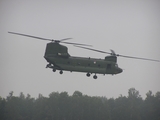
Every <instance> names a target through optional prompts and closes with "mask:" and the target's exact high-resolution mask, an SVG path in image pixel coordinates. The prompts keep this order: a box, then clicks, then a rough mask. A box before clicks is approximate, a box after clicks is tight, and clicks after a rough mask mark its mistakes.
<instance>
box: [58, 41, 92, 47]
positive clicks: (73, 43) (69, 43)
mask: <svg viewBox="0 0 160 120" xmlns="http://www.w3.org/2000/svg"><path fill="white" fill-rule="evenodd" d="M61 43H65V44H72V45H75V46H76V45H82V46H90V47H92V45H87V44H79V43H71V42H61ZM79 47H80V46H79Z"/></svg>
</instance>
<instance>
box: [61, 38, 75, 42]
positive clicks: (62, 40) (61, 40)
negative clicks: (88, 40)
mask: <svg viewBox="0 0 160 120" xmlns="http://www.w3.org/2000/svg"><path fill="white" fill-rule="evenodd" d="M69 39H73V38H65V39H61V40H59V41H60V42H62V41H65V40H69Z"/></svg>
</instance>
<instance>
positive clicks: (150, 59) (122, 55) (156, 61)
mask: <svg viewBox="0 0 160 120" xmlns="http://www.w3.org/2000/svg"><path fill="white" fill-rule="evenodd" d="M116 56H119V57H125V58H132V59H140V60H148V61H154V62H160V61H159V60H154V59H148V58H141V57H132V56H126V55H119V54H117V55H116Z"/></svg>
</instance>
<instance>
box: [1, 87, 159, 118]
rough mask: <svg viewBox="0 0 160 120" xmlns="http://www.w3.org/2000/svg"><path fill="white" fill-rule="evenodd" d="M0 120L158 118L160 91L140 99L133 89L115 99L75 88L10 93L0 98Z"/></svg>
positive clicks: (147, 94) (137, 92) (148, 93)
mask: <svg viewBox="0 0 160 120" xmlns="http://www.w3.org/2000/svg"><path fill="white" fill-rule="evenodd" d="M0 120H160V92H157V93H156V94H155V95H153V94H152V92H151V91H149V92H147V93H146V98H145V99H142V98H141V96H140V95H139V91H137V90H136V89H135V88H130V89H129V90H128V96H127V97H126V96H122V95H121V96H119V97H118V98H116V99H114V98H109V99H108V98H106V97H91V96H87V95H83V94H82V93H81V92H79V91H75V92H74V93H73V95H71V96H69V95H68V93H67V92H61V93H59V92H52V93H51V94H49V97H43V96H42V95H41V94H39V96H38V98H36V99H35V98H32V97H31V96H30V95H29V94H28V95H27V96H25V95H24V94H23V93H20V95H19V96H18V97H16V96H13V92H10V93H9V95H8V96H7V97H6V98H2V97H0Z"/></svg>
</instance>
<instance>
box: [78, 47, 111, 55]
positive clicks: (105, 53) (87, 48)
mask: <svg viewBox="0 0 160 120" xmlns="http://www.w3.org/2000/svg"><path fill="white" fill-rule="evenodd" d="M76 47H79V48H83V49H87V50H92V51H96V52H100V53H105V54H110V55H111V54H112V53H109V52H104V51H101V50H96V49H92V48H87V47H81V46H76Z"/></svg>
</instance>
